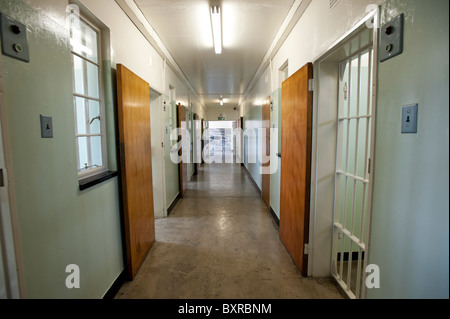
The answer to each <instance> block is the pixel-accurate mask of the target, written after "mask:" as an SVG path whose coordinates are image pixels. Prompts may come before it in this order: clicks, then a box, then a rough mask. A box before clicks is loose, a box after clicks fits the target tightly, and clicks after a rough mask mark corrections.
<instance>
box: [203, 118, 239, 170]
mask: <svg viewBox="0 0 450 319" xmlns="http://www.w3.org/2000/svg"><path fill="white" fill-rule="evenodd" d="M235 128H236V121H210V122H209V128H208V143H209V144H208V149H207V150H206V151H205V152H204V154H205V155H206V156H207V157H208V161H207V162H208V163H227V164H231V163H234V151H235V139H234V134H233V133H234V129H235Z"/></svg>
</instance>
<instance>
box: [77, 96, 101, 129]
mask: <svg viewBox="0 0 450 319" xmlns="http://www.w3.org/2000/svg"><path fill="white" fill-rule="evenodd" d="M75 115H76V121H75V122H76V126H77V128H76V132H77V134H78V135H84V134H101V122H100V121H101V120H102V118H101V117H100V103H99V102H98V101H93V100H88V99H84V98H81V97H75Z"/></svg>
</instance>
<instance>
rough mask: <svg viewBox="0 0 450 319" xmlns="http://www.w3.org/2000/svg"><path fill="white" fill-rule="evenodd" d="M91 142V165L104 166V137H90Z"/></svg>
mask: <svg viewBox="0 0 450 319" xmlns="http://www.w3.org/2000/svg"><path fill="white" fill-rule="evenodd" d="M89 139H90V144H91V166H93V167H100V166H103V160H102V138H101V136H93V137H90V138H89Z"/></svg>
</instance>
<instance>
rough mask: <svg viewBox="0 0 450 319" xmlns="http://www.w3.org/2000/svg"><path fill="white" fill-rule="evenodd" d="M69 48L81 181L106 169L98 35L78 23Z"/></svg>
mask: <svg viewBox="0 0 450 319" xmlns="http://www.w3.org/2000/svg"><path fill="white" fill-rule="evenodd" d="M70 46H71V51H72V68H73V105H74V114H75V139H76V146H77V163H78V167H77V168H78V176H79V178H80V179H82V178H85V177H88V176H91V175H94V174H96V173H100V172H102V171H105V170H106V169H107V167H106V160H105V159H106V154H105V150H106V147H105V130H104V106H103V101H102V94H101V82H100V74H101V73H100V70H101V65H100V59H99V56H100V49H99V48H100V31H99V30H98V29H97V28H95V27H94V26H92V25H91V24H89V23H87V22H86V21H83V20H82V19H78V20H76V21H74V22H73V23H72V24H71V28H70Z"/></svg>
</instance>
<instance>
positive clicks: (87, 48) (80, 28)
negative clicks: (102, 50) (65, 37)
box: [70, 19, 98, 63]
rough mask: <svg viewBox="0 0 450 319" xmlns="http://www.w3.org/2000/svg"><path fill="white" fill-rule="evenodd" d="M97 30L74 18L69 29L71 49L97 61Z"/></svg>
mask: <svg viewBox="0 0 450 319" xmlns="http://www.w3.org/2000/svg"><path fill="white" fill-rule="evenodd" d="M97 43H98V41H97V32H96V31H95V30H94V29H92V28H91V27H90V26H89V25H87V24H86V23H85V22H84V21H82V20H80V19H76V20H75V21H74V22H73V23H72V25H71V29H70V46H71V47H72V51H73V52H76V53H77V54H79V55H81V56H84V57H86V58H88V59H89V60H91V61H93V62H95V63H98V52H97V51H98V50H97Z"/></svg>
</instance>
